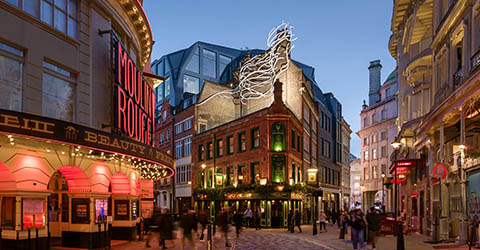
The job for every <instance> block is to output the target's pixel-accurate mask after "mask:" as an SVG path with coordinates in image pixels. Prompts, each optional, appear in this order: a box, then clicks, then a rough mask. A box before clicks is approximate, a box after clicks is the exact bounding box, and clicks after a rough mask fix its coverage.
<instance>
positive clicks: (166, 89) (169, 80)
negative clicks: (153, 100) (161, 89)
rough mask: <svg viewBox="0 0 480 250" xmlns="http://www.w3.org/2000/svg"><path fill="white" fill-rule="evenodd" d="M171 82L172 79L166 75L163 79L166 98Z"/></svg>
mask: <svg viewBox="0 0 480 250" xmlns="http://www.w3.org/2000/svg"><path fill="white" fill-rule="evenodd" d="M171 83H172V79H171V78H170V77H167V79H165V98H168V97H169V96H170V88H171Z"/></svg>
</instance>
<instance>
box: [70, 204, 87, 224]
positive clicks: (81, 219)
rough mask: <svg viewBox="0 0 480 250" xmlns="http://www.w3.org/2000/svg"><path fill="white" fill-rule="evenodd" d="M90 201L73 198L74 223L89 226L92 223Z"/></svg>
mask: <svg viewBox="0 0 480 250" xmlns="http://www.w3.org/2000/svg"><path fill="white" fill-rule="evenodd" d="M89 205H90V199H88V198H73V199H72V223H74V224H88V223H90V218H89V214H90V208H89Z"/></svg>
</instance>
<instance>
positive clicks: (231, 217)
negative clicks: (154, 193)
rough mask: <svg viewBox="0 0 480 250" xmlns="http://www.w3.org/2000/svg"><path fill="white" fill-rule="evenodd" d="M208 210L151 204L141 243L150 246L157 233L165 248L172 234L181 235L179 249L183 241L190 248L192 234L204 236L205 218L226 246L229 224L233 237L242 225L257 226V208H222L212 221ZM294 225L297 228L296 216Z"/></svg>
mask: <svg viewBox="0 0 480 250" xmlns="http://www.w3.org/2000/svg"><path fill="white" fill-rule="evenodd" d="M208 214H209V213H208V211H207V210H201V211H199V212H198V213H196V212H195V211H194V210H191V209H186V208H185V209H184V210H183V212H182V213H181V214H177V215H174V214H171V213H170V211H169V210H168V209H164V210H162V209H160V208H158V207H157V208H155V209H154V212H153V215H152V217H151V218H148V219H144V234H145V238H146V241H145V246H146V247H147V248H149V247H151V245H150V242H151V241H152V238H153V237H154V236H156V235H158V242H159V246H160V247H162V249H167V242H168V241H171V240H173V239H175V238H180V239H181V249H184V248H185V244H186V243H188V244H189V245H190V249H196V246H195V240H194V238H195V237H197V238H198V239H199V240H200V241H203V240H205V235H206V230H207V226H208V223H209V222H210V223H212V225H213V227H216V228H214V229H213V230H212V231H213V234H215V232H218V233H219V234H220V235H218V236H217V237H218V238H223V240H224V241H225V246H226V247H230V245H231V244H230V240H229V235H228V233H229V231H230V227H231V225H233V226H235V231H236V237H237V238H239V237H240V233H241V231H242V227H247V228H248V227H252V228H253V227H254V228H255V229H256V230H260V215H259V213H258V211H256V210H255V211H252V210H251V209H250V208H246V209H244V210H243V209H238V210H234V209H232V208H229V207H225V208H222V209H221V210H220V212H219V213H217V215H216V216H215V220H212V221H210V220H209V215H208ZM199 225H200V226H201V227H199ZM298 226H299V228H300V220H299V221H298ZM179 229H181V230H179ZM300 230H301V229H300Z"/></svg>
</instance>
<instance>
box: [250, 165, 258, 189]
mask: <svg viewBox="0 0 480 250" xmlns="http://www.w3.org/2000/svg"><path fill="white" fill-rule="evenodd" d="M255 183H256V184H260V163H259V162H252V163H251V164H250V184H255Z"/></svg>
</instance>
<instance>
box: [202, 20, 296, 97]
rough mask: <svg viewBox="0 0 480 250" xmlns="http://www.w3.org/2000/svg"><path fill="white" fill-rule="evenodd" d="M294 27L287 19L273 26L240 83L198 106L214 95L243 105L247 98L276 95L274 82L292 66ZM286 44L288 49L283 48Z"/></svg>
mask: <svg viewBox="0 0 480 250" xmlns="http://www.w3.org/2000/svg"><path fill="white" fill-rule="evenodd" d="M292 29H293V27H292V26H291V25H289V24H288V23H286V22H282V24H280V25H278V26H276V27H275V28H273V29H272V30H271V31H270V33H269V34H268V38H267V46H268V50H267V51H265V53H263V54H260V55H257V56H255V57H252V58H250V59H249V60H248V61H247V62H245V63H244V64H243V65H242V66H241V68H240V73H239V77H238V78H239V79H238V85H237V86H236V87H235V88H233V89H229V90H223V91H219V92H217V93H215V94H213V95H211V96H209V97H207V98H205V99H204V100H202V101H201V102H199V103H198V104H197V105H202V104H204V103H206V102H208V101H209V100H211V99H213V98H215V97H221V98H229V99H234V100H235V101H237V103H238V102H240V103H242V104H246V102H247V100H252V99H260V98H264V97H269V96H271V95H272V94H273V84H274V83H275V81H276V80H277V78H278V77H279V76H280V74H282V73H283V72H284V71H286V70H287V69H288V67H289V65H290V56H289V55H290V51H291V50H292V48H293V47H294V46H292V42H293V41H295V40H296V39H297V38H296V37H294V35H293V33H292ZM281 46H286V48H281Z"/></svg>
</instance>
